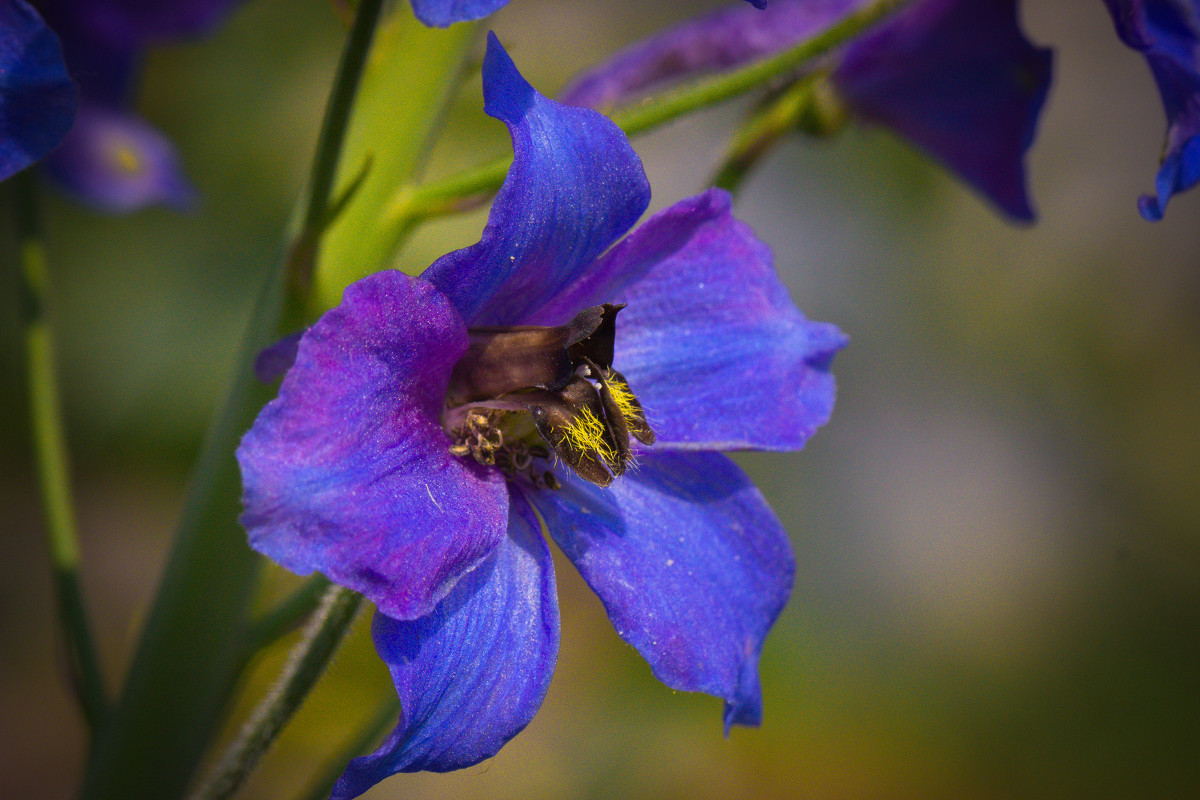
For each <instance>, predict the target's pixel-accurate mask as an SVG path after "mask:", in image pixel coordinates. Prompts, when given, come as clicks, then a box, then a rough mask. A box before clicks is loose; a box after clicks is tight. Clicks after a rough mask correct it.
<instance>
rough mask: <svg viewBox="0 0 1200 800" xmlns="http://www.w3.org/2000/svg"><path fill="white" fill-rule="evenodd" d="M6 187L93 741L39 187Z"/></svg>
mask: <svg viewBox="0 0 1200 800" xmlns="http://www.w3.org/2000/svg"><path fill="white" fill-rule="evenodd" d="M10 188H11V190H12V196H11V198H10V199H11V201H12V206H13V211H14V222H15V225H14V228H15V233H16V246H17V251H18V252H17V262H18V264H19V267H20V269H19V272H20V281H21V287H22V292H21V293H22V296H23V300H24V308H23V309H22V311H23V314H22V325H23V328H24V334H25V366H26V374H27V377H28V382H29V409H30V415H31V417H32V419H31V423H32V433H33V436H32V438H33V453H34V460H35V461H36V463H37V473H38V487H39V489H40V491H41V499H42V513H43V515H44V517H45V523H46V534H47V544H48V545H49V550H50V561H51V565H52V567H53V570H54V589H55V594H56V595H57V601H58V602H57V605H58V615H59V620H60V624H61V625H62V631H63V637H64V639H65V641H66V649H67V655H68V658H69V659H70V666H71V677H72V680H73V683H74V688H75V693H76V695H77V696H78V699H79V704H80V706H81V708H82V709H83V715H84V717H85V719H86V720H87V723H88V727H89V729H90V730H91V732H92V735H93V737H95V736H96V735H97V734H98V732H99V730H100V728H101V726H102V725H103V723H104V719H105V717H106V715H107V712H108V700H107V698H106V697H105V693H104V679H103V675H102V673H101V671H100V664H99V661H98V659H97V657H96V648H95V644H94V641H93V639H92V633H91V627H90V625H89V624H88V619H87V613H86V610H85V609H84V603H83V593H82V591H81V589H80V586H79V542H78V534H77V532H76V524H75V506H74V503H73V501H72V497H71V476H70V464H69V460H68V457H67V445H66V436H65V434H64V430H63V420H62V407H61V403H60V401H59V394H58V371H57V369H56V365H55V352H54V330H53V326H52V321H51V319H50V315H49V313H48V310H47V309H48V305H49V299H50V271H49V269H48V265H47V259H46V246H45V243H44V242H43V240H42V232H41V227H40V225H39V220H38V211H37V186H36V185H35V184H34V175H33V172H32V170H27V171H26V172H24V173H22V174H20V175H18V176H16V177H15V178H13V179H12V182H11V185H10Z"/></svg>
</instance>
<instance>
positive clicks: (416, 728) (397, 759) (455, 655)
mask: <svg viewBox="0 0 1200 800" xmlns="http://www.w3.org/2000/svg"><path fill="white" fill-rule="evenodd" d="M510 509H511V510H510V522H509V530H508V537H507V538H506V539H505V540H504V541H502V542H501V543H500V545H499V546H498V547H497V548H496V550H495V552H494V553H493V555H492V557H491V558H489V559H488V560H487V561H485V562H484V563H483V564H481V565H480V566H479V567H478V568H477V569H475V570H474V571H472V572H471V573H470V574H468V575H467V576H466V577H464V578H463V579H462V580H461V581H459V583H458V585H457V586H455V587H454V591H452V592H451V593H450V594H449V595H448V596H447V597H446V599H445V600H443V601H442V602H441V604H440V605H438V607H437V608H436V609H435V610H434V611H433V613H432V614H430V615H429V616H426V617H422V618H421V619H418V620H413V621H411V622H399V621H397V620H394V619H390V618H389V617H387V616H385V615H383V614H377V615H376V616H375V624H374V627H373V633H374V636H375V648H376V649H377V650H378V651H379V655H380V657H381V658H382V659H383V660H384V663H386V664H387V665H388V668H389V669H390V670H391V673H392V680H393V681H395V684H396V692H397V693H398V694H399V696H400V704H401V706H402V707H403V710H402V711H401V715H400V723H399V725H397V726H396V730H395V731H394V732H393V733H392V735H391V736H389V737H388V739H387V741H385V742H384V743H383V745H382V746H380V748H379V749H378V750H376V751H375V752H374V753H373V754H371V755H369V756H363V757H362V758H356V759H354V760H353V761H351V762H350V765H349V766H348V767H347V768H346V772H345V773H344V774H343V775H342V777H341V778H340V779H339V780H338V783H337V785H336V786H335V787H334V790H333V798H334V800H348V798H351V797H357V796H358V795H360V794H362V793H363V792H365V791H366V790H367V789H369V788H370V787H372V786H374V785H375V784H376V783H378V782H379V781H381V780H383V779H384V778H386V777H387V776H389V775H394V774H395V773H397V772H416V771H418V770H433V771H435V772H445V771H448V770H452V769H461V768H463V767H469V766H471V765H473V764H477V763H479V762H480V761H483V760H484V759H486V758H491V757H492V756H493V755H495V754H496V752H497V751H498V750H499V749H500V748H501V747H503V746H504V744H505V743H506V742H507V741H508V740H509V739H511V738H512V737H513V736H516V735H517V734H518V733H519V732H520V731H521V730H522V729H523V728H524V727H525V726H526V725H527V724H528V723H529V721H530V720H531V719H533V715H534V714H536V713H537V710H538V708H540V707H541V704H542V699H543V698H544V697H545V695H546V689H547V687H548V686H549V684H550V676H551V674H552V673H553V671H554V662H555V659H556V658H557V656H558V639H559V627H558V600H557V598H556V596H555V588H554V570H553V564H552V562H551V560H550V551H549V548H548V547H546V542H545V540H544V539H542V536H541V533H540V529H541V525H540V523H539V522H538V519H537V517H536V516H534V514H533V511H532V509H530V508H529V505H528V503H526V502H525V500H524V499H523V498H521V497H520V496H519V495H516V494H514V496H513V498H512V505H511V506H510Z"/></svg>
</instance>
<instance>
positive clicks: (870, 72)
mask: <svg viewBox="0 0 1200 800" xmlns="http://www.w3.org/2000/svg"><path fill="white" fill-rule="evenodd" d="M865 3H866V0H774V2H772V3H771V4H770V6H768V7H767V9H766V10H765V11H756V10H753V9H750V8H746V7H745V6H735V7H729V8H726V9H721V10H719V11H716V12H714V13H712V14H709V15H706V16H701V17H697V18H695V19H693V20H691V21H689V22H687V23H684V24H683V25H680V26H678V27H676V28H674V29H672V30H669V31H666V32H664V33H662V34H659V35H657V36H654V37H651V38H650V39H647V40H645V41H643V42H641V43H639V44H636V45H634V46H633V47H631V48H629V49H628V50H626V51H624V52H623V53H620V54H618V55H617V56H616V57H614V58H613V59H612V60H611V61H609V62H607V63H605V64H603V65H601V66H600V67H598V68H596V69H594V70H592V71H589V72H588V73H587V74H585V75H583V76H581V77H580V78H578V79H577V80H576V81H574V82H573V83H572V84H571V86H569V87H568V88H567V90H566V91H565V92H564V94H563V96H562V100H563V101H564V102H569V103H573V104H577V105H587V106H591V107H593V108H601V107H606V106H611V105H613V104H616V103H620V102H623V101H625V100H627V99H628V98H629V97H631V96H632V95H634V94H635V93H638V92H643V91H645V90H648V89H651V88H654V87H656V86H659V85H662V84H663V83H665V82H668V81H672V80H678V79H680V78H682V77H686V76H687V75H689V74H692V73H697V72H704V71H710V70H718V69H728V68H731V67H736V66H738V65H740V64H743V63H745V62H748V61H752V60H754V59H757V58H762V57H764V56H767V55H770V54H772V53H774V52H776V51H779V50H782V49H784V48H786V47H789V46H792V45H795V44H799V43H800V42H802V41H805V40H807V39H809V38H812V37H813V36H815V35H816V34H818V33H820V32H821V31H822V30H824V29H826V28H828V27H829V26H830V25H832V24H833V23H835V22H837V21H838V20H840V19H842V18H843V17H845V16H846V15H847V14H848V13H850V12H852V11H854V10H856V9H858V8H859V7H862V6H863V5H865ZM1051 61H1052V57H1051V53H1050V51H1048V50H1045V49H1042V48H1038V47H1034V46H1033V45H1032V44H1030V43H1029V41H1028V40H1027V39H1026V38H1025V36H1024V34H1022V32H1021V30H1020V27H1019V25H1018V20H1017V3H1016V0H916V2H913V3H911V4H909V5H908V6H907V7H905V8H904V9H902V10H900V11H898V12H897V13H895V14H894V15H892V16H891V17H889V18H887V19H886V20H884V21H883V22H881V23H880V24H878V25H876V26H875V27H873V28H871V29H870V30H868V31H867V32H866V33H865V34H863V35H862V36H860V37H858V38H857V39H855V40H854V41H852V42H850V43H848V44H847V45H846V46H844V47H843V48H841V49H840V50H839V51H838V52H837V53H836V54H835V56H834V59H833V62H832V72H831V75H830V80H831V82H832V85H833V86H834V88H835V89H836V91H837V94H838V96H839V97H840V98H841V100H842V101H843V102H844V103H845V105H846V106H847V107H848V108H849V110H850V111H852V112H853V113H854V114H855V115H857V116H858V117H859V118H861V119H863V120H866V121H869V122H874V123H877V124H881V125H885V126H887V127H889V128H891V129H892V130H894V131H896V132H898V133H900V134H902V135H903V136H905V137H906V138H908V139H909V140H910V141H912V142H913V143H915V144H916V145H918V146H919V147H921V148H923V149H924V150H926V151H927V152H928V153H930V154H931V155H933V156H934V157H935V158H937V159H939V160H941V161H942V162H943V163H945V164H946V165H947V166H949V167H950V168H951V169H952V170H954V171H955V172H957V173H958V174H959V175H960V176H961V177H962V178H963V179H964V180H966V181H967V182H968V183H969V184H971V185H972V186H974V187H975V188H976V189H977V190H978V191H979V192H981V193H982V194H983V195H984V196H985V197H987V198H988V199H990V200H991V201H992V202H994V203H995V204H996V205H997V206H999V207H1000V209H1002V210H1003V211H1004V212H1006V213H1007V214H1009V215H1011V216H1013V217H1015V218H1017V219H1025V220H1027V219H1032V218H1033V210H1032V208H1031V206H1030V203H1029V199H1028V195H1027V193H1026V189H1025V168H1024V163H1023V160H1024V155H1025V152H1026V151H1027V150H1028V149H1029V147H1030V145H1031V144H1032V142H1033V137H1034V133H1035V130H1036V126H1037V119H1038V115H1039V113H1040V111H1041V108H1042V104H1043V101H1044V100H1045V97H1046V91H1047V89H1048V88H1049V84H1050V73H1051Z"/></svg>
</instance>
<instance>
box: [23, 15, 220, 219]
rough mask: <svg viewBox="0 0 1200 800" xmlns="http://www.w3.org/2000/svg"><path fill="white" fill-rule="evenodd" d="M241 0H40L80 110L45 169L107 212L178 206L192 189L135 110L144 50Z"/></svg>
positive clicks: (213, 20)
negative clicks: (157, 205) (76, 88)
mask: <svg viewBox="0 0 1200 800" xmlns="http://www.w3.org/2000/svg"><path fill="white" fill-rule="evenodd" d="M239 2H240V0H157V1H155V0H39V3H38V7H39V8H40V9H41V11H42V14H43V16H44V17H45V19H46V22H47V23H48V24H49V25H50V27H51V28H52V29H53V30H54V31H55V32H56V33H57V34H58V36H59V38H60V39H61V41H62V46H63V54H64V55H65V57H66V62H67V68H68V70H69V72H70V73H71V77H72V78H74V79H75V82H76V83H77V84H78V85H79V91H80V112H79V116H78V118H77V120H76V123H75V126H74V128H73V129H72V130H71V133H70V134H69V135H68V136H67V138H66V140H65V141H64V142H63V144H62V146H61V147H60V148H59V149H58V150H56V151H55V152H54V153H53V154H52V155H51V156H50V158H48V159H47V160H46V163H45V168H46V170H47V172H48V173H49V174H50V175H51V176H52V177H53V178H54V179H55V180H56V181H57V182H58V183H60V184H61V185H62V186H63V187H64V188H65V189H67V190H68V191H70V192H71V193H73V194H74V195H75V196H76V197H78V198H80V199H82V200H84V201H86V202H89V203H91V204H92V205H95V206H97V207H99V208H103V209H106V210H109V211H117V212H124V211H132V210H135V209H138V208H141V207H143V206H147V205H152V204H155V203H167V204H170V205H175V206H184V205H186V204H187V203H188V202H190V201H191V199H192V198H193V194H194V193H193V190H192V188H191V186H190V184H189V182H188V181H187V179H186V178H185V177H184V175H183V168H182V165H181V164H180V162H179V157H178V155H177V154H176V152H175V148H174V147H173V146H172V145H171V143H170V141H169V140H168V139H167V138H166V137H165V136H164V135H163V134H162V133H160V132H159V131H157V130H156V129H154V128H153V127H151V126H150V125H149V124H147V123H146V122H145V121H144V120H142V119H141V118H140V117H139V116H138V115H137V114H136V113H135V112H134V110H133V99H134V98H133V94H134V89H135V87H136V82H137V77H138V73H139V71H140V69H141V63H142V59H143V57H144V56H145V53H146V51H147V49H148V48H150V47H152V46H154V45H157V44H162V43H166V42H170V41H176V40H179V39H182V38H188V37H193V36H200V35H203V34H205V33H208V32H209V31H211V30H212V28H213V27H214V26H215V25H216V24H217V23H218V22H220V21H221V20H222V19H224V17H225V15H226V14H227V13H228V12H229V11H230V10H231V9H232V8H233V7H234V6H236V5H237V4H238V3H239Z"/></svg>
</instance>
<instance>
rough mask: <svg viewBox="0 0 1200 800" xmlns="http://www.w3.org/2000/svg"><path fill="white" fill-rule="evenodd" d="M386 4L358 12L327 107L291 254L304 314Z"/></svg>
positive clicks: (373, 0) (369, 0)
mask: <svg viewBox="0 0 1200 800" xmlns="http://www.w3.org/2000/svg"><path fill="white" fill-rule="evenodd" d="M383 2H384V0H361V2H359V3H358V8H357V10H356V12H355V16H354V23H353V25H352V26H351V28H350V34H349V37H348V38H347V40H346V47H345V49H344V50H343V51H342V60H341V62H340V63H339V64H338V71H337V75H336V76H335V77H334V81H333V90H332V92H330V95H329V102H328V103H327V104H326V106H325V118H324V120H323V121H322V123H321V132H320V133H319V134H318V136H317V152H316V156H315V157H314V158H313V164H312V172H311V173H310V174H309V182H308V193H307V198H308V199H307V205H306V207H305V209H304V214H303V217H302V222H301V224H300V231H299V233H298V234H297V235H296V238H295V240H294V241H293V243H292V246H291V248H290V253H289V261H290V262H291V263H290V264H289V274H290V280H289V284H288V285H289V289H290V290H291V291H290V294H292V295H295V297H293V298H291V302H289V305H292V306H294V307H295V308H297V309H303V308H304V307H305V305H306V303H307V294H308V291H309V289H310V288H311V284H312V271H313V268H314V266H315V265H316V261H317V244H318V242H319V241H320V238H321V234H322V233H324V231H325V229H326V228H327V227H328V226H329V223H330V222H331V219H330V202H329V198H330V195H331V194H332V192H333V185H334V181H335V180H336V179H337V173H338V163H339V161H340V160H341V155H342V145H343V143H344V142H345V140H346V130H347V129H348V128H349V124H350V111H351V109H352V108H353V107H354V98H355V96H356V95H357V94H358V87H359V84H360V83H361V82H362V76H363V70H364V69H365V67H366V64H367V55H368V54H369V53H370V50H371V42H372V40H373V39H374V34H375V29H376V28H377V27H378V26H379V17H380V14H381V13H382V10H383Z"/></svg>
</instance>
